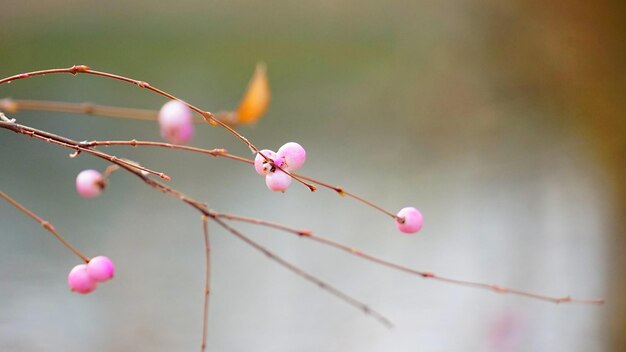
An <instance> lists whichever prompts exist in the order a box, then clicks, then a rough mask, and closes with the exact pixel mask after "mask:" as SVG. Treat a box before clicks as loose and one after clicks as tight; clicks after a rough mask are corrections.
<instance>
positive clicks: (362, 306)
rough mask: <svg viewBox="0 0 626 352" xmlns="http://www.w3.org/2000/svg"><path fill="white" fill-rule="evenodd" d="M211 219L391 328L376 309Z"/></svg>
mask: <svg viewBox="0 0 626 352" xmlns="http://www.w3.org/2000/svg"><path fill="white" fill-rule="evenodd" d="M213 220H214V221H215V222H216V223H218V224H219V225H220V226H222V227H223V228H224V229H226V230H227V231H229V232H230V233H232V234H233V235H235V236H236V237H237V238H239V239H240V240H242V241H244V242H246V243H247V244H248V245H250V246H251V247H253V248H254V249H256V250H257V251H259V252H261V253H263V254H265V255H266V256H267V257H268V258H269V259H271V260H273V261H275V262H276V263H278V264H280V265H282V266H283V267H285V268H287V270H289V271H291V272H293V273H294V274H296V275H298V276H300V277H302V278H304V279H305V280H307V281H310V282H312V283H314V284H315V285H317V286H318V287H319V288H321V289H323V290H325V291H327V292H329V293H331V294H333V295H334V296H336V297H337V298H339V299H341V300H342V301H344V302H346V303H348V304H350V305H351V306H354V307H355V308H357V309H359V310H361V311H362V312H363V313H365V314H367V315H370V316H372V317H373V318H374V319H376V320H377V321H378V322H379V323H381V324H383V325H384V326H386V327H387V328H393V324H392V323H391V321H389V319H387V318H385V316H383V315H382V314H380V313H378V312H377V311H375V310H372V309H371V308H370V307H368V306H367V305H366V304H364V303H363V302H361V301H359V300H357V299H355V298H353V297H352V296H349V295H347V294H345V293H343V292H342V291H339V290H338V289H336V288H335V287H333V286H331V285H330V284H328V283H326V282H324V281H322V280H320V279H318V278H317V277H316V276H313V275H311V274H309V273H308V272H306V271H304V270H302V269H300V268H299V267H297V266H295V265H293V264H291V263H290V262H288V261H286V260H285V259H283V258H281V257H279V256H277V255H276V254H274V253H273V252H271V251H270V250H269V249H267V248H266V247H263V246H262V245H260V244H259V243H258V242H256V241H253V240H252V239H250V238H249V237H247V236H245V235H243V234H242V233H241V232H239V231H237V230H236V229H235V228H233V227H232V226H230V225H228V224H227V223H225V222H224V221H222V220H221V219H219V218H218V217H213Z"/></svg>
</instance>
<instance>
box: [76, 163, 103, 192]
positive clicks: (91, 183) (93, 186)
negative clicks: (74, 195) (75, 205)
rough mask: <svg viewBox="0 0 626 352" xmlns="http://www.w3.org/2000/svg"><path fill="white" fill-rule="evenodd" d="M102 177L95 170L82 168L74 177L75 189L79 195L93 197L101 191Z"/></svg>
mask: <svg viewBox="0 0 626 352" xmlns="http://www.w3.org/2000/svg"><path fill="white" fill-rule="evenodd" d="M103 189H104V178H103V177H102V174H101V173H99V172H98V171H96V170H84V171H82V172H81V173H79V174H78V176H77V177H76V191H77V192H78V194H80V195H81V197H84V198H93V197H97V196H99V195H100V193H102V190H103Z"/></svg>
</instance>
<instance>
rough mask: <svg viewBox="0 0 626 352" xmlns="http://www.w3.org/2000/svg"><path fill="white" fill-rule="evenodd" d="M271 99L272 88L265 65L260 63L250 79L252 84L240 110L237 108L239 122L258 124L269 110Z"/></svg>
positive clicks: (249, 85) (242, 100)
mask: <svg viewBox="0 0 626 352" xmlns="http://www.w3.org/2000/svg"><path fill="white" fill-rule="evenodd" d="M270 99H271V94H270V86H269V82H268V80H267V72H266V69H265V64H264V63H259V64H257V66H256V69H255V71H254V75H252V78H251V79H250V83H248V88H247V90H246V93H245V94H244V96H243V99H241V103H240V104H239V108H237V115H238V116H239V119H238V121H237V122H238V123H240V124H249V123H254V122H256V121H257V120H258V119H259V118H260V117H261V115H263V113H265V111H266V110H267V107H268V106H269V104H270Z"/></svg>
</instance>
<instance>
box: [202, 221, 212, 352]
mask: <svg viewBox="0 0 626 352" xmlns="http://www.w3.org/2000/svg"><path fill="white" fill-rule="evenodd" d="M207 220H208V218H207V216H206V215H202V232H203V234H204V259H205V262H206V263H205V267H204V268H205V271H204V306H203V309H202V342H201V343H200V352H202V351H205V350H206V343H207V329H208V321H209V295H210V293H211V243H210V241H209V223H208V221H207Z"/></svg>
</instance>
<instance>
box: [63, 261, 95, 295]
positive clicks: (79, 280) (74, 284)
mask: <svg viewBox="0 0 626 352" xmlns="http://www.w3.org/2000/svg"><path fill="white" fill-rule="evenodd" d="M67 284H68V285H70V288H71V289H72V291H74V292H78V293H81V294H87V293H89V292H91V291H93V290H95V289H96V286H97V285H98V284H97V283H96V281H95V280H94V279H92V278H91V276H89V274H88V273H87V264H79V265H76V266H75V267H74V268H73V269H72V270H71V271H70V273H69V274H68V275H67Z"/></svg>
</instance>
